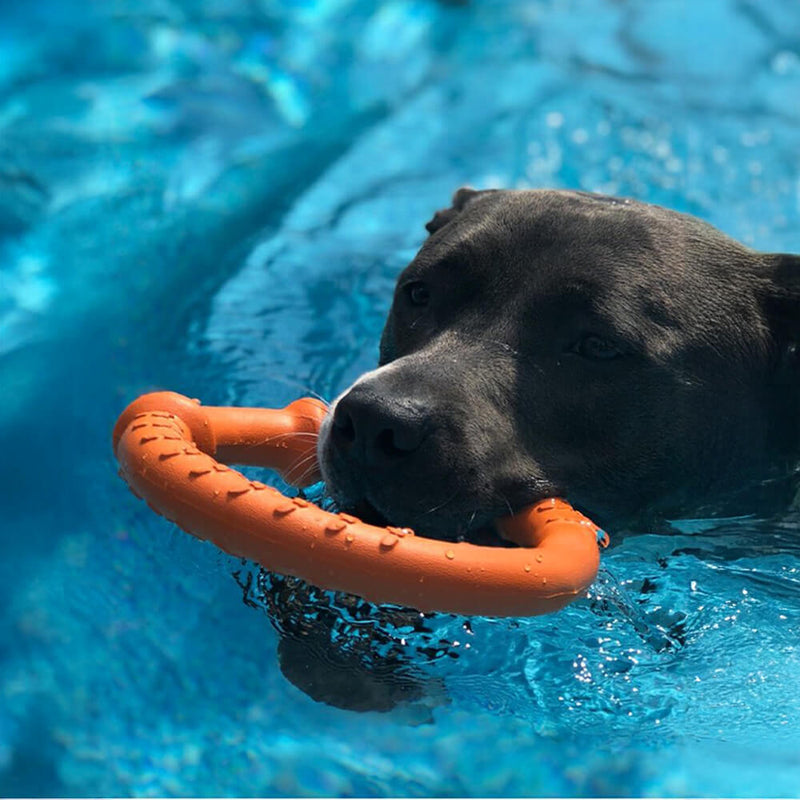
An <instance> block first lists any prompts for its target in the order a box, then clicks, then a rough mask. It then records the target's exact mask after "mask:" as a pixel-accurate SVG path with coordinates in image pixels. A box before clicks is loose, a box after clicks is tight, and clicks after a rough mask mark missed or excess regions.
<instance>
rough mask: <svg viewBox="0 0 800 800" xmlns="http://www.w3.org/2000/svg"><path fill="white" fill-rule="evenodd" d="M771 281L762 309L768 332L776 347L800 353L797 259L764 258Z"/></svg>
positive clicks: (784, 256) (799, 263)
mask: <svg viewBox="0 0 800 800" xmlns="http://www.w3.org/2000/svg"><path fill="white" fill-rule="evenodd" d="M767 258H768V259H769V262H770V280H769V284H768V286H767V290H766V294H765V297H764V310H765V312H766V317H767V322H768V324H769V326H770V329H771V330H772V332H773V335H774V336H775V339H776V340H777V341H778V343H779V344H781V345H783V346H790V347H792V349H793V350H796V351H797V352H798V353H800V256H793V255H788V254H779V255H770V256H767Z"/></svg>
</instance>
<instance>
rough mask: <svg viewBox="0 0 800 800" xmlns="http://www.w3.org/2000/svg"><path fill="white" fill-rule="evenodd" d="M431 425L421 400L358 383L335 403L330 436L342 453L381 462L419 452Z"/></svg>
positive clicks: (375, 462)
mask: <svg viewBox="0 0 800 800" xmlns="http://www.w3.org/2000/svg"><path fill="white" fill-rule="evenodd" d="M429 427H430V426H429V416H428V414H427V413H426V410H425V407H424V405H423V404H422V403H420V402H418V401H415V400H412V399H409V398H402V399H398V398H391V397H384V396H382V395H380V394H379V393H377V392H375V391H374V390H373V389H370V388H368V387H366V386H359V385H358V384H357V385H356V386H354V387H353V388H352V389H351V390H350V391H349V392H348V393H347V394H346V395H344V396H343V397H342V398H341V399H340V400H339V402H338V403H337V404H336V410H335V411H334V415H333V421H332V426H331V431H330V436H331V441H332V444H333V445H334V447H336V448H337V449H338V450H340V451H341V452H342V453H347V454H349V455H352V456H353V457H354V458H356V459H362V458H363V460H364V462H365V463H366V464H370V465H374V466H379V465H381V464H384V463H386V462H391V461H397V460H400V459H403V458H405V457H407V456H410V455H411V454H413V453H416V452H417V451H418V450H419V449H420V447H421V446H422V443H423V442H424V440H425V438H426V436H427V434H428V430H429Z"/></svg>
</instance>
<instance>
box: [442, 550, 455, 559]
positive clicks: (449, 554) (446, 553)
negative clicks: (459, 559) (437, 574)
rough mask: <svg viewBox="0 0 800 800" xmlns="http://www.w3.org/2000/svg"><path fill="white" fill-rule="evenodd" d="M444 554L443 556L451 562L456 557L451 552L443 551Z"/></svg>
mask: <svg viewBox="0 0 800 800" xmlns="http://www.w3.org/2000/svg"><path fill="white" fill-rule="evenodd" d="M444 554H445V556H447V558H449V559H451V560H452V559H454V558H455V557H456V554H455V553H454V552H453V551H452V550H445V553H444Z"/></svg>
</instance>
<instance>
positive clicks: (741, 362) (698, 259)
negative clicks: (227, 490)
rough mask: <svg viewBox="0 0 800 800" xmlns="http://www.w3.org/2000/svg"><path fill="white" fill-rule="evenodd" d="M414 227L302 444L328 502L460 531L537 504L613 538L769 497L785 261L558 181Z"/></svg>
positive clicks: (661, 212) (795, 291)
mask: <svg viewBox="0 0 800 800" xmlns="http://www.w3.org/2000/svg"><path fill="white" fill-rule="evenodd" d="M427 229H428V231H429V232H430V234H431V235H430V236H429V238H428V239H427V241H426V242H425V243H424V245H423V246H422V248H421V250H420V252H419V253H418V255H417V256H416V258H415V259H414V260H413V261H412V262H411V264H410V265H409V266H408V267H407V268H406V269H405V271H404V272H403V273H402V274H401V276H400V278H399V280H398V283H397V289H396V291H395V296H394V303H393V305H392V309H391V312H390V314H389V318H388V321H387V323H386V328H385V330H384V333H383V338H382V341H381V357H380V363H381V365H382V366H380V368H379V369H377V370H375V371H373V372H370V373H368V374H366V375H364V376H363V377H362V378H360V379H359V380H358V381H356V383H355V384H354V385H353V386H352V387H351V388H350V389H349V390H348V391H346V392H345V393H344V394H343V395H342V396H341V397H340V398H339V399H338V400H337V401H336V403H335V404H334V406H333V412H334V413H332V414H331V415H330V416H329V418H328V422H327V424H326V425H324V427H323V430H322V434H321V436H320V443H319V456H320V463H321V464H322V470H323V475H324V476H325V479H326V482H327V485H328V487H329V489H330V491H331V492H332V494H333V496H334V497H335V498H336V499H337V500H338V502H339V504H340V505H342V506H345V507H348V508H351V509H352V508H355V509H356V510H357V511H359V512H361V513H362V514H366V515H367V516H370V515H372V516H373V517H375V516H377V517H379V518H380V517H382V518H385V519H386V520H389V521H390V522H391V523H392V524H402V525H408V526H410V527H413V528H418V529H419V530H420V531H421V532H425V533H429V534H433V535H438V536H458V535H460V536H465V537H466V538H468V539H469V538H470V537H471V535H472V532H473V531H475V530H476V529H478V528H480V527H481V526H485V525H486V524H487V523H489V522H491V521H492V520H494V519H496V518H497V517H498V516H501V515H506V514H508V513H510V512H513V511H516V510H518V509H520V508H521V507H523V506H525V505H528V504H530V503H532V502H534V501H536V500H539V499H541V498H543V497H547V496H552V495H557V496H562V497H566V498H568V499H569V500H570V501H572V502H573V503H574V504H576V505H578V506H579V507H580V508H582V509H583V510H585V511H586V512H587V513H588V514H590V515H591V516H593V517H594V518H595V519H596V520H597V521H598V522H599V523H601V524H603V525H605V526H607V527H609V528H610V529H612V530H613V529H615V528H618V527H620V526H631V525H642V524H647V525H653V524H654V522H655V520H657V519H659V518H661V519H668V518H677V517H680V516H686V515H687V514H690V515H699V514H703V515H710V514H712V513H739V512H744V511H752V510H754V509H753V506H754V505H755V504H756V503H757V502H758V500H759V499H760V498H757V497H756V495H757V494H759V495H763V492H755V491H753V489H754V488H755V487H761V488H763V487H764V486H769V487H771V488H772V489H776V487H779V489H776V490H784V489H785V490H786V491H787V492H788V491H791V489H792V482H791V477H792V473H793V472H794V468H795V466H796V462H797V460H798V457H799V456H800V437H799V434H800V430H799V425H800V359H799V357H798V349H797V345H798V342H800V257H797V256H790V255H767V254H762V253H758V252H755V251H753V250H751V249H749V248H747V247H745V246H743V245H741V244H739V243H737V242H735V241H733V240H732V239H730V238H728V237H727V236H725V235H723V234H722V233H720V232H719V231H717V230H716V229H714V228H712V227H711V226H709V225H707V224H705V223H703V222H700V221H699V220H697V219H694V218H692V217H689V216H685V215H683V214H678V213H675V212H673V211H668V210H666V209H663V208H659V207H657V206H652V205H646V204H644V203H639V202H635V201H631V200H622V199H617V198H613V197H607V196H603V195H592V194H586V193H582V192H571V191H483V192H478V191H473V190H470V189H461V190H459V191H458V192H457V193H456V194H455V196H454V198H453V205H452V207H451V208H449V209H447V210H445V211H440V212H438V213H437V214H436V215H435V216H434V218H433V219H432V220H431V221H430V222H429V223H428V225H427ZM783 478H787V480H785V481H783V480H782V479H783ZM371 512H372V513H371ZM374 512H377V515H376V514H375V513H374Z"/></svg>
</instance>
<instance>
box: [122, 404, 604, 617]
mask: <svg viewBox="0 0 800 800" xmlns="http://www.w3.org/2000/svg"><path fill="white" fill-rule="evenodd" d="M325 414H326V408H325V406H324V404H323V403H321V402H319V401H317V400H313V399H310V398H304V399H302V400H297V401H295V402H294V403H291V404H290V405H288V406H287V407H286V408H285V409H281V410H272V409H258V408H219V407H212V406H201V405H200V403H199V401H197V400H190V399H189V398H187V397H183V396H182V395H179V394H175V393H173V392H157V393H153V394H148V395H143V396H142V397H140V398H139V399H138V400H136V401H134V402H133V403H131V405H130V406H128V408H127V409H125V411H124V412H123V413H122V415H121V416H120V418H119V420H118V421H117V424H116V426H115V428H114V451H115V453H116V456H117V458H118V460H119V463H120V475H121V476H122V477H123V478H124V479H125V480H126V481H127V483H128V485H129V486H130V488H131V490H132V491H133V492H134V494H136V495H137V496H139V497H142V498H144V499H145V500H146V501H147V503H148V504H149V505H150V507H151V508H152V509H153V510H154V511H156V512H157V513H159V514H161V515H162V516H164V517H166V518H167V519H169V520H171V521H173V522H175V523H176V524H177V525H178V526H180V527H181V528H182V529H184V530H186V531H187V532H189V533H192V534H193V535H194V536H197V537H198V538H200V539H207V540H210V541H212V542H213V543H214V544H216V545H217V546H218V547H220V548H222V549H223V550H225V551H226V552H228V553H231V554H232V555H235V556H239V557H241V558H246V559H250V560H252V561H256V562H258V563H259V564H261V565H262V566H264V567H266V568H267V569H269V570H272V571H274V572H278V573H281V574H284V575H294V576H296V577H299V578H302V579H304V580H306V581H308V582H309V583H312V584H314V585H315V586H319V587H320V588H323V589H333V590H339V591H344V592H348V593H350V594H355V595H359V596H361V597H364V598H365V599H367V600H370V601H372V602H375V603H392V604H397V605H402V606H409V607H412V608H416V609H419V610H420V611H444V612H450V613H455V614H467V615H469V614H480V615H483V616H497V617H503V616H534V615H537V614H546V613H549V612H551V611H557V610H558V609H560V608H563V607H564V606H565V605H567V604H568V603H570V602H571V601H572V600H574V599H575V598H576V597H579V596H580V595H582V594H583V593H584V592H585V591H586V589H587V588H588V587H589V585H590V584H591V583H592V581H593V580H594V578H595V575H596V574H597V569H598V566H599V561H600V557H599V546H598V541H597V537H598V533H600V531H599V530H598V528H597V526H596V525H595V524H594V523H593V522H592V521H591V520H589V519H587V518H586V517H584V516H583V515H582V514H580V513H579V512H577V511H575V509H573V508H572V507H571V506H570V505H569V504H568V503H566V502H564V501H563V500H559V499H555V498H552V499H549V500H545V501H542V502H540V503H537V504H536V505H534V506H529V507H528V508H526V509H523V510H522V511H520V512H519V513H518V514H515V515H514V516H513V517H505V518H503V519H501V520H498V522H497V528H498V531H499V532H500V534H501V535H502V536H504V537H505V538H506V539H509V540H510V541H513V542H515V543H516V544H519V545H520V547H515V548H503V547H480V546H478V545H473V544H468V543H466V542H459V543H453V542H446V541H440V540H436V539H428V538H425V537H423V536H415V535H413V531H410V530H408V529H406V528H393V527H386V528H381V527H378V526H375V525H368V524H366V523H364V522H362V521H361V520H359V519H357V518H355V517H353V516H350V515H349V514H332V513H329V512H327V511H323V510H322V509H321V508H319V507H318V506H316V505H314V504H312V503H309V502H308V501H307V500H303V499H302V498H298V497H295V498H293V499H290V498H288V497H286V496H285V495H283V494H281V493H280V492H279V491H277V490H276V489H273V488H272V487H269V486H265V485H264V484H262V483H259V482H257V481H251V480H249V479H248V478H246V477H245V476H244V475H242V474H241V473H240V472H237V471H236V470H233V469H231V468H230V467H227V466H225V465H224V464H222V463H220V461H229V462H232V463H237V464H257V465H261V466H268V467H272V468H275V469H277V470H278V471H279V472H281V474H282V475H283V477H284V478H285V479H286V480H287V482H289V483H293V484H294V485H309V484H311V483H314V482H316V481H318V480H319V479H320V476H319V473H318V471H317V467H316V434H317V432H318V430H319V425H320V423H321V421H322V419H323V417H324V416H325ZM216 459H219V460H216Z"/></svg>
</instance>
